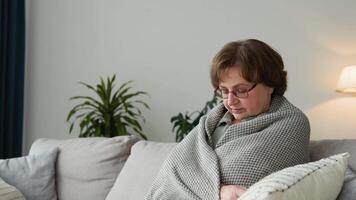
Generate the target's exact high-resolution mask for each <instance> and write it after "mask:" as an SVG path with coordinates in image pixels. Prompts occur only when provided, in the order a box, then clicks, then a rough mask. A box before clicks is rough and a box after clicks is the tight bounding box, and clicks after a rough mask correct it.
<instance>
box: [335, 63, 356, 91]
mask: <svg viewBox="0 0 356 200" xmlns="http://www.w3.org/2000/svg"><path fill="white" fill-rule="evenodd" d="M336 91H338V92H343V93H356V65H353V66H347V67H344V68H343V69H342V72H341V75H340V78H339V82H338V85H337V89H336Z"/></svg>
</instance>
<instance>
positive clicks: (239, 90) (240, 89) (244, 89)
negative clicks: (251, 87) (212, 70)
mask: <svg viewBox="0 0 356 200" xmlns="http://www.w3.org/2000/svg"><path fill="white" fill-rule="evenodd" d="M236 91H237V92H238V93H245V92H247V91H248V89H247V88H237V89H236Z"/></svg>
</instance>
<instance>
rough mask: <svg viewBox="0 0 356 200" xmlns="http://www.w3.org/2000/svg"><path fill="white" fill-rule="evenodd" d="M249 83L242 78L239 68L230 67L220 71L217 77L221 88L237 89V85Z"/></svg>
mask: <svg viewBox="0 0 356 200" xmlns="http://www.w3.org/2000/svg"><path fill="white" fill-rule="evenodd" d="M249 84H250V82H248V81H247V80H245V79H244V78H243V77H242V73H241V69H240V68H239V67H230V68H228V69H226V70H222V71H221V72H220V76H219V86H222V87H238V86H239V85H249Z"/></svg>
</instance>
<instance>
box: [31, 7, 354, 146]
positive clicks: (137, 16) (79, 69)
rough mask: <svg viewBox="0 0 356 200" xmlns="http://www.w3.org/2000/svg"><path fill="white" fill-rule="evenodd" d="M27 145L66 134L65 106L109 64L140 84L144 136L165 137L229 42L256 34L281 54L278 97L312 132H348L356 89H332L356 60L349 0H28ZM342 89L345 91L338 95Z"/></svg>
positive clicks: (203, 90) (200, 96)
mask: <svg viewBox="0 0 356 200" xmlns="http://www.w3.org/2000/svg"><path fill="white" fill-rule="evenodd" d="M27 5H28V10H29V12H28V19H27V20H28V33H27V34H28V35H27V39H28V41H27V44H28V46H27V50H28V57H27V69H26V73H27V74H26V102H25V128H24V139H25V150H27V149H28V148H29V145H30V144H31V143H32V142H33V141H34V140H35V139H37V138H40V137H48V138H70V137H77V134H72V135H69V134H68V124H66V122H65V118H66V115H67V113H68V111H69V110H70V108H71V107H72V106H73V102H69V101H68V99H69V97H71V96H75V95H79V94H88V93H87V91H86V89H84V88H83V87H81V86H80V85H79V84H78V83H77V82H78V81H84V82H87V83H90V84H95V83H97V82H98V80H99V77H100V76H103V77H106V76H108V75H112V74H113V73H116V74H117V76H118V78H119V83H120V84H121V83H123V82H125V81H128V80H131V79H132V80H135V84H134V86H135V88H136V89H138V90H144V91H147V92H148V93H149V94H150V96H151V98H150V99H149V100H148V102H149V104H150V105H151V107H152V109H151V110H150V111H145V112H144V115H145V117H146V119H147V122H146V124H145V126H144V131H145V132H146V133H147V135H148V137H149V139H151V140H156V141H173V140H174V133H172V131H171V128H172V125H171V123H170V121H169V120H170V118H171V117H172V116H173V115H175V114H177V113H178V112H185V111H194V110H198V109H201V107H202V106H203V104H204V103H205V102H206V101H207V100H208V99H210V97H211V95H212V87H211V85H210V80H209V65H210V61H211V59H212V57H213V56H214V55H215V53H216V52H217V51H218V50H219V49H220V48H221V47H222V46H223V45H224V44H225V43H227V42H229V41H233V40H238V39H246V38H257V39H260V40H263V41H265V42H267V43H268V44H270V45H271V46H273V47H274V48H276V49H277V50H278V51H279V52H280V53H281V54H282V56H283V58H284V61H285V65H286V68H287V71H288V75H289V88H288V91H287V93H286V96H287V97H288V98H289V99H290V101H291V102H293V103H294V104H295V105H297V106H298V107H300V108H301V109H302V110H303V111H305V112H306V113H307V115H308V116H309V118H310V121H311V125H312V137H313V138H315V139H320V138H356V123H355V122H354V121H355V119H356V96H347V95H343V94H337V93H335V92H334V91H335V86H336V82H337V78H338V75H339V73H340V71H341V69H342V66H345V65H350V64H355V63H356V12H355V10H356V1H352V0H345V1H331V0H329V1H324V0H323V1H322V0H319V1H289V2H287V1H282V0H280V1H236V0H226V1H215V0H204V1H203V0H179V1H170V0H152V1H143V0H141V1H138V0H60V1H58V0H28V1H27ZM345 98H346V99H345Z"/></svg>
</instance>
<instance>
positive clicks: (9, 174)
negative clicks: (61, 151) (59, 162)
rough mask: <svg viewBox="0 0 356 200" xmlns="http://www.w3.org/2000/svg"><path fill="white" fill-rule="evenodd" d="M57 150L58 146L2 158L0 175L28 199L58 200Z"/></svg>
mask: <svg viewBox="0 0 356 200" xmlns="http://www.w3.org/2000/svg"><path fill="white" fill-rule="evenodd" d="M57 152H58V149H57V148H54V149H53V148H52V149H49V150H48V151H47V152H43V153H39V154H35V155H29V156H25V157H20V158H11V159H6V160H0V177H1V178H2V179H3V180H4V181H5V182H7V183H8V184H10V185H13V186H14V187H16V188H17V189H18V190H19V191H20V192H21V193H22V194H23V195H24V196H25V197H26V199H27V200H39V199H41V200H56V199H57V195H56V188H55V162H56V158H57ZM0 199H1V197H0Z"/></svg>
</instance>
